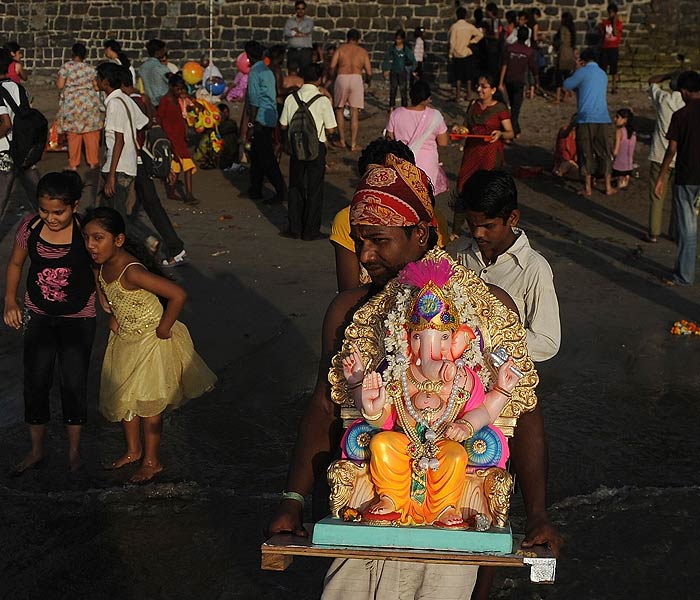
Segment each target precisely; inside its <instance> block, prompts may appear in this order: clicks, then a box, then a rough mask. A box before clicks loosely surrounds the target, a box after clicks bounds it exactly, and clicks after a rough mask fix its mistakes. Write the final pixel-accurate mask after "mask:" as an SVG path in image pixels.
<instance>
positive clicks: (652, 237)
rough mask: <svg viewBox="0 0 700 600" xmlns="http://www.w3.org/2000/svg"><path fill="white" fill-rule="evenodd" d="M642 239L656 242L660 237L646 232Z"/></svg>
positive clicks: (649, 242) (650, 242)
mask: <svg viewBox="0 0 700 600" xmlns="http://www.w3.org/2000/svg"><path fill="white" fill-rule="evenodd" d="M642 241H643V242H647V243H648V244H656V242H658V241H659V238H657V237H656V236H655V235H649V234H648V233H645V234H644V235H643V236H642Z"/></svg>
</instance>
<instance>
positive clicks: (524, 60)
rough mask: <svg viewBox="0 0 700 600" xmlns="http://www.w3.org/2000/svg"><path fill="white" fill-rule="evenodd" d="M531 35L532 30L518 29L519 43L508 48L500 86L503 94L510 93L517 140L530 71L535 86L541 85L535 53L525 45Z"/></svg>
mask: <svg viewBox="0 0 700 600" xmlns="http://www.w3.org/2000/svg"><path fill="white" fill-rule="evenodd" d="M529 35H530V30H529V29H528V28H527V27H518V41H517V42H516V43H515V44H511V45H510V46H506V51H505V54H504V56H503V66H502V67H501V78H500V80H499V84H498V88H499V89H500V90H501V91H502V92H507V93H508V102H510V118H511V120H512V121H513V132H514V133H515V137H516V138H518V137H519V136H520V119H519V117H520V108H521V107H522V105H523V94H524V93H525V86H526V85H527V71H528V69H529V70H530V72H531V73H532V76H533V77H534V79H535V85H536V86H537V87H539V85H540V82H539V75H538V73H537V61H536V60H535V51H534V50H533V49H532V48H530V47H528V46H526V45H525V42H526V41H527V39H528V36H529Z"/></svg>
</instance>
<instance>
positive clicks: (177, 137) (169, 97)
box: [156, 75, 199, 205]
mask: <svg viewBox="0 0 700 600" xmlns="http://www.w3.org/2000/svg"><path fill="white" fill-rule="evenodd" d="M168 85H169V89H168V93H167V94H166V95H165V96H163V97H162V98H161V99H160V103H159V104H158V109H157V111H156V116H157V118H158V122H159V123H160V126H161V127H162V128H163V131H165V135H167V136H168V139H169V140H170V145H171V147H172V150H173V162H172V165H171V167H170V168H171V170H172V172H173V173H175V176H176V177H177V175H178V174H179V173H180V172H182V173H184V174H185V204H191V205H196V204H199V200H197V199H196V198H195V197H194V195H193V194H192V175H193V174H194V173H196V171H197V167H196V166H195V164H194V161H193V160H192V157H191V156H190V151H189V149H188V148H187V125H186V124H185V119H184V118H183V116H182V109H181V108H180V102H179V99H180V97H181V96H182V95H183V94H186V88H185V81H184V79H182V77H180V76H179V75H173V76H172V77H171V78H170V80H169V82H168ZM167 190H168V198H169V199H171V200H177V197H176V196H175V182H174V181H173V182H172V183H170V182H169V183H168V186H167Z"/></svg>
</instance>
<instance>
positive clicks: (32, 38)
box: [0, 0, 700, 86]
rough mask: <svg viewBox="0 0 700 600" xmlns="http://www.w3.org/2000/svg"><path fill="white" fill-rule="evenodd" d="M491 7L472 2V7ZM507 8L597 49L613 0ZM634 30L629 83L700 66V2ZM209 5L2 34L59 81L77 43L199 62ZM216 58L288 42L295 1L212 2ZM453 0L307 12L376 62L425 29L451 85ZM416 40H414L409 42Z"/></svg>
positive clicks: (117, 10)
mask: <svg viewBox="0 0 700 600" xmlns="http://www.w3.org/2000/svg"><path fill="white" fill-rule="evenodd" d="M484 4H485V2H464V5H465V6H466V7H467V8H468V9H469V10H470V11H471V10H473V9H474V8H475V7H477V6H479V5H481V6H483V5H484ZM497 4H499V6H501V7H502V8H503V10H511V9H512V10H520V9H527V8H532V7H534V6H537V7H539V8H540V10H541V11H542V19H541V20H540V27H541V29H542V31H543V33H544V34H545V36H549V37H551V36H552V35H553V33H554V31H555V30H556V28H557V27H558V24H559V19H560V16H561V13H562V12H563V11H569V12H571V13H572V14H573V16H574V18H575V20H576V23H577V28H578V30H579V44H584V43H591V42H593V41H594V38H595V27H596V24H597V23H598V22H599V21H600V19H601V18H602V16H604V13H605V9H606V5H607V1H606V0H539V1H537V2H535V1H534V0H530V1H521V2H516V1H513V0H501V2H499V3H497ZM617 4H618V6H619V7H620V14H621V16H622V19H623V21H624V22H625V26H626V34H625V38H624V45H623V48H622V52H621V64H622V67H623V68H622V79H623V83H625V84H627V85H634V86H636V85H639V84H640V82H642V81H644V80H646V78H647V77H648V75H649V74H650V72H651V71H658V70H659V69H665V68H673V67H677V66H678V64H679V63H678V62H677V60H676V58H675V55H676V54H677V53H678V52H682V53H684V54H686V55H687V57H688V59H689V61H688V63H687V64H688V65H692V66H695V68H697V67H698V66H700V46H699V45H698V44H697V43H696V42H695V35H694V31H693V28H694V27H695V26H696V24H697V23H698V22H700V1H698V0H618V2H617ZM209 6H210V3H209V0H199V1H196V0H170V1H168V2H166V1H160V0H158V1H154V0H144V1H123V2H113V1H108V0H91V1H90V0H88V1H86V0H60V1H56V0H43V1H39V0H2V2H1V3H0V32H1V34H0V36H1V38H2V39H6V40H17V41H18V42H19V43H20V44H21V45H22V46H23V47H24V48H26V50H25V62H26V65H27V67H28V68H29V70H30V71H32V73H33V74H34V75H35V76H46V77H53V74H55V72H56V70H57V69H58V67H59V66H60V65H61V64H62V63H63V62H64V61H66V60H68V58H69V54H70V46H71V45H72V44H73V43H74V42H75V41H77V40H80V41H83V42H86V43H87V45H88V49H89V56H88V60H89V61H92V62H97V61H98V60H99V59H100V57H101V53H102V42H103V40H105V39H109V38H115V39H117V40H119V41H120V42H121V43H122V45H123V47H124V50H125V51H126V52H127V54H128V55H129V56H130V57H132V59H133V60H134V62H135V63H137V64H138V62H139V61H140V60H141V59H142V58H143V57H144V55H145V51H144V42H145V40H147V39H149V38H151V37H158V38H161V39H163V40H165V41H166V42H167V43H168V47H169V49H170V56H171V58H172V60H174V61H175V62H178V63H182V62H183V61H184V60H196V59H198V58H199V57H200V56H201V55H202V54H203V53H208V49H209V41H208V40H209ZM213 7H214V26H213V33H214V35H213V39H214V41H213V49H214V60H215V62H216V63H217V65H218V66H219V67H220V68H221V69H222V70H223V72H224V74H225V75H226V77H227V78H228V77H232V76H233V72H234V64H235V58H236V56H237V55H238V54H239V53H240V52H241V51H242V49H243V44H244V43H245V42H246V41H247V40H249V39H251V38H254V39H257V40H259V41H261V42H262V43H264V44H268V45H269V44H274V43H279V42H282V41H283V39H282V29H283V27H284V22H285V19H286V18H287V17H288V16H289V15H290V14H291V13H292V12H293V2H292V1H291V0H285V1H280V0H259V1H257V2H253V1H249V0H214V2H213ZM454 11H455V2H454V0H367V1H364V2H362V1H360V2H357V1H351V0H315V1H314V0H309V3H308V9H307V13H308V14H309V16H311V17H313V18H314V20H315V25H316V29H315V31H314V41H316V42H321V43H340V42H342V41H343V40H344V38H345V33H346V32H347V30H348V29H349V28H350V27H355V28H357V29H359V30H360V31H361V32H362V34H363V40H362V43H363V45H364V46H365V47H366V48H367V49H368V50H370V52H371V55H372V60H373V64H375V65H377V64H378V63H379V62H380V61H381V57H382V55H383V52H384V50H385V48H386V47H387V46H388V45H389V44H390V43H391V40H392V39H393V32H394V31H395V30H396V29H397V28H399V27H403V28H404V29H406V30H407V31H409V32H410V31H412V30H413V28H415V27H417V26H422V27H424V28H425V29H426V44H427V52H428V60H427V62H428V64H427V65H426V70H427V71H429V72H432V73H433V74H434V75H435V77H436V78H437V79H438V80H444V76H445V64H446V58H445V57H446V52H447V44H446V42H447V30H448V28H449V25H450V23H451V22H452V21H453V19H454ZM410 39H412V36H411V35H410V34H409V40H410Z"/></svg>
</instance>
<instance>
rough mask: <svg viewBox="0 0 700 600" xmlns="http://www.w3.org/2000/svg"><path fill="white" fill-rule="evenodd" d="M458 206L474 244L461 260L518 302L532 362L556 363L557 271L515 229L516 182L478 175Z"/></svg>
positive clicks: (558, 338)
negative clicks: (555, 276)
mask: <svg viewBox="0 0 700 600" xmlns="http://www.w3.org/2000/svg"><path fill="white" fill-rule="evenodd" d="M459 203H460V204H461V209H462V210H466V215H467V224H468V225H469V229H470V230H471V232H472V236H473V239H472V242H471V244H470V245H469V246H468V247H467V248H466V249H465V250H464V251H463V252H459V253H458V260H459V261H460V262H461V263H462V264H463V265H464V266H466V267H468V268H469V269H472V270H473V271H475V272H476V273H477V275H479V277H481V279H483V280H484V281H486V282H487V283H492V284H494V285H497V286H498V287H500V288H502V289H503V290H505V291H506V292H507V293H508V294H509V295H510V297H511V298H512V299H513V301H514V302H515V305H516V306H517V307H518V313H519V316H520V320H521V322H522V324H523V326H524V327H525V330H526V331H527V349H528V352H529V354H530V358H532V360H533V361H535V362H542V361H545V360H548V359H550V358H552V357H553V356H554V355H556V353H557V352H558V351H559V344H560V342H561V328H560V323H559V303H558V301H557V294H556V291H555V290H554V280H553V276H552V269H551V268H550V266H549V263H548V262H547V260H546V259H545V258H544V257H543V256H542V255H541V254H540V253H539V252H536V251H535V250H533V249H532V248H531V247H530V243H529V242H528V239H527V236H526V235H525V232H524V231H523V230H522V229H518V228H517V227H516V226H517V224H518V220H519V219H520V211H519V210H518V191H517V188H516V187H515V181H513V178H512V177H511V176H510V175H508V174H507V173H505V172H504V171H477V172H476V173H475V174H474V175H473V176H472V177H471V179H470V180H469V181H468V182H467V184H466V185H465V186H464V188H463V190H462V194H461V197H460V200H459Z"/></svg>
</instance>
